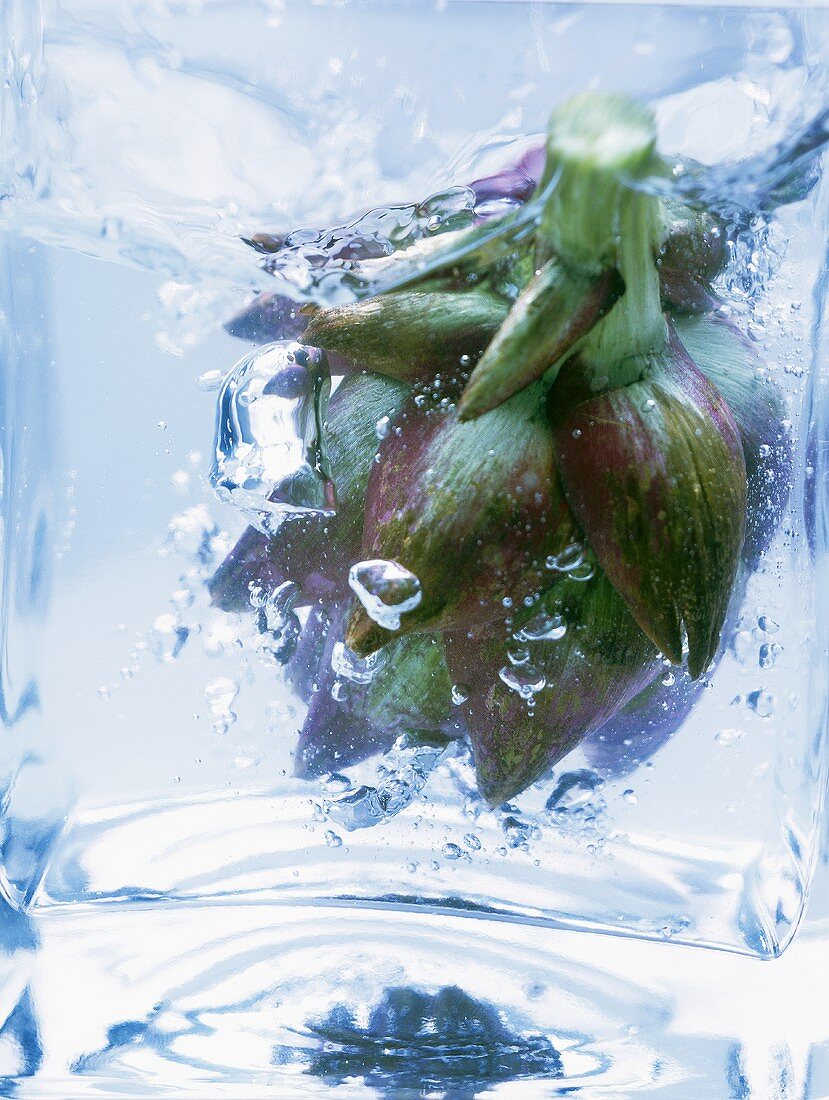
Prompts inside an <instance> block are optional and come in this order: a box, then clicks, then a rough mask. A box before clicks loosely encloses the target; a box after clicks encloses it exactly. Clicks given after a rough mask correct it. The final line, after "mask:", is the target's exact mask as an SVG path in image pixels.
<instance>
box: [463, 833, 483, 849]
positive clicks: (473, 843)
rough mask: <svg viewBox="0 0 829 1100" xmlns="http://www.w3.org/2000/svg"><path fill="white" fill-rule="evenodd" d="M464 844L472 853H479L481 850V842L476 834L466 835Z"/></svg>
mask: <svg viewBox="0 0 829 1100" xmlns="http://www.w3.org/2000/svg"><path fill="white" fill-rule="evenodd" d="M463 842H464V844H465V845H466V847H467V848H469V850H470V851H472V852H479V851H480V850H481V842H480V840H479V838H478V837H476V836H475V834H474V833H464V835H463Z"/></svg>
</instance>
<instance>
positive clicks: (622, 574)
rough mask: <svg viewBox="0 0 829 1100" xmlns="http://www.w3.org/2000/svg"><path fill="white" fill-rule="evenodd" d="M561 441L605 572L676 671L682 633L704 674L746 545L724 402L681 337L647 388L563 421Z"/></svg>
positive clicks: (737, 462) (604, 398)
mask: <svg viewBox="0 0 829 1100" xmlns="http://www.w3.org/2000/svg"><path fill="white" fill-rule="evenodd" d="M551 404H552V405H553V407H554V408H555V405H556V402H555V389H553V391H552V393H551ZM554 416H555V413H554ZM555 438H556V453H557V457H558V462H559V469H560V471H561V476H562V481H563V484H564V488H565V492H566V493H567V499H568V500H569V502H570V505H571V507H572V508H573V511H574V512H575V514H576V517H577V519H578V521H579V523H580V525H581V527H582V529H583V530H584V533H585V535H586V536H587V539H588V541H589V542H590V545H591V546H592V548H593V551H594V553H595V554H596V557H597V558H598V560H599V563H600V565H601V566H602V568H603V569H604V570H605V572H606V573H607V575H608V577H609V578H610V580H611V581H612V583H613V584H614V586H615V587H616V589H617V590H618V591H619V593H620V594H621V595H622V597H623V598H624V600H625V602H626V603H627V605H628V607H629V608H630V609H631V612H632V613H633V616H634V618H635V619H636V621H637V622H638V623H639V625H640V626H641V627H642V629H643V630H644V631H645V633H646V634H647V635H648V637H650V638H651V639H652V640H653V641H654V642H655V644H656V645H658V646H659V648H660V650H661V651H662V652H663V653H664V654H665V655H666V656H667V657H669V658H670V659H671V661H673V662H674V663H676V664H679V663H681V661H682V631H683V626H684V628H685V631H686V632H687V638H688V669H689V671H690V673H691V676H692V677H693V678H696V677H697V676H699V675H700V673H701V672H702V671H704V669H705V668H706V667H707V665H708V664H709V663H710V661H711V660H712V658H713V656H714V654H715V652H716V650H717V646H718V645H719V638H720V631H721V629H722V625H723V622H724V620H725V613H726V610H727V607H728V601H729V599H730V596H731V589H732V585H733V583H734V578H735V575H736V572H737V565H738V562H739V560H740V550H741V547H742V544H743V533H744V527H745V511H746V473H745V460H744V458H743V451H742V446H741V443H740V438H739V435H738V433H737V428H736V426H735V424H734V420H733V418H732V416H731V413H730V411H729V409H728V406H727V405H726V404H725V401H724V400H723V399H722V397H721V396H720V395H719V393H718V392H717V390H716V389H715V388H714V386H713V385H712V384H711V383H710V382H709V381H708V380H707V379H706V378H705V376H704V375H703V374H702V373H701V372H700V371H699V370H698V369H697V367H696V366H695V364H694V363H693V361H692V360H691V358H690V356H689V355H688V354H687V353H686V352H685V350H684V349H683V347H682V345H681V344H680V343H679V341H678V340H677V339H676V338H673V339H671V340H670V341H669V343H668V344H667V345H666V347H665V348H664V349H663V350H662V352H661V354H660V355H658V356H654V357H653V359H652V361H651V363H650V369H649V372H648V374H647V376H646V377H645V378H644V379H643V380H642V381H640V382H632V383H630V385H627V386H620V387H617V388H616V389H612V390H609V391H608V392H607V393H603V394H600V395H598V396H596V397H591V398H589V399H588V400H587V401H584V402H582V403H581V404H579V405H577V406H576V407H575V408H573V409H571V410H569V411H568V412H567V413H565V414H563V415H561V416H560V417H556V419H555Z"/></svg>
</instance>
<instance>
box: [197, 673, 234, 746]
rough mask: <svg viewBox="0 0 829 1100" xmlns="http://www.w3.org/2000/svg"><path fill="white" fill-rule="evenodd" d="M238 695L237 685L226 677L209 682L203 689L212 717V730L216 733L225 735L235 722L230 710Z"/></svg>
mask: <svg viewBox="0 0 829 1100" xmlns="http://www.w3.org/2000/svg"><path fill="white" fill-rule="evenodd" d="M238 694H239V685H238V684H237V682H236V681H235V680H231V679H230V678H229V677H227V676H219V677H217V678H216V679H215V680H211V681H210V683H209V684H208V685H207V687H206V688H205V689H204V698H205V700H206V702H207V705H208V707H209V709H210V713H211V715H212V716H213V729H214V730H215V731H216V733H227V731H228V730H229V729H230V727H231V726H232V725H233V723H234V722H235V721H236V715H235V713H234V712H233V710H232V709H231V708H232V706H233V703H234V701H235V699H236V696H237V695H238Z"/></svg>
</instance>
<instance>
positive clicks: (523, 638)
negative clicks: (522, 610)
mask: <svg viewBox="0 0 829 1100" xmlns="http://www.w3.org/2000/svg"><path fill="white" fill-rule="evenodd" d="M566 633H567V624H566V623H565V621H564V619H563V618H562V617H561V615H550V614H548V613H547V612H546V611H542V612H540V613H539V614H538V615H536V616H535V617H534V618H532V619H530V621H529V622H528V623H525V624H524V625H523V626H522V627H521V629H520V630H517V631H516V632H515V634H514V635H513V636H514V637H515V639H516V640H517V641H519V642H542V641H544V642H547V641H550V642H557V641H558V640H559V639H560V638H563V637H564V635H565V634H566Z"/></svg>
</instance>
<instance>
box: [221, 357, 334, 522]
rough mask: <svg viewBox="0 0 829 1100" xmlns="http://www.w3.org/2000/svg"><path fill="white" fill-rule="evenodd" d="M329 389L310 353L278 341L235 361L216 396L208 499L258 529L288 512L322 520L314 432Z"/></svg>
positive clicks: (326, 497) (323, 463)
mask: <svg viewBox="0 0 829 1100" xmlns="http://www.w3.org/2000/svg"><path fill="white" fill-rule="evenodd" d="M330 390H331V381H330V378H329V376H328V365H327V361H326V359H325V356H324V355H323V353H322V352H320V351H319V350H318V349H317V348H308V347H304V346H303V345H302V344H296V343H292V342H290V341H281V342H278V343H274V344H267V345H265V346H264V347H261V348H258V349H257V350H256V351H253V352H251V353H250V354H249V355H247V356H245V358H244V359H242V360H241V361H240V362H239V363H237V365H236V366H235V367H234V368H233V370H232V371H231V372H230V373H229V374H228V376H227V378H225V380H224V383H223V384H222V389H221V392H220V394H219V411H218V425H219V427H218V433H217V437H216V448H215V455H214V461H213V467H212V469H211V471H210V483H211V485H212V486H213V489H214V490H215V492H216V495H217V496H218V497H219V498H220V499H221V500H224V501H226V502H229V503H232V504H234V505H236V506H237V507H238V508H239V509H241V511H242V512H244V513H245V514H246V515H247V516H248V517H249V518H250V519H252V520H254V522H257V523H258V524H259V525H260V526H261V527H262V528H263V529H264V530H266V531H267V530H272V529H274V528H275V527H277V526H278V525H279V523H280V522H281V520H282V519H284V517H285V516H286V515H288V514H298V515H314V514H316V515H319V514H322V515H330V514H331V513H332V512H333V510H334V491H333V484H332V482H331V479H330V476H329V472H328V459H327V455H326V452H325V447H324V441H323V438H322V435H321V432H320V423H321V421H322V417H323V414H324V410H325V406H326V403H327V401H328V396H329V393H330Z"/></svg>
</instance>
